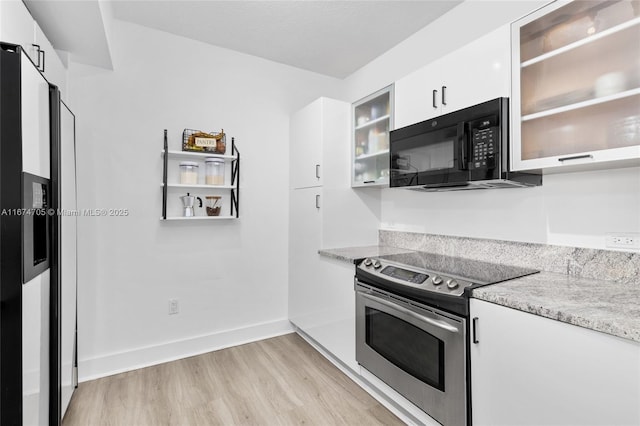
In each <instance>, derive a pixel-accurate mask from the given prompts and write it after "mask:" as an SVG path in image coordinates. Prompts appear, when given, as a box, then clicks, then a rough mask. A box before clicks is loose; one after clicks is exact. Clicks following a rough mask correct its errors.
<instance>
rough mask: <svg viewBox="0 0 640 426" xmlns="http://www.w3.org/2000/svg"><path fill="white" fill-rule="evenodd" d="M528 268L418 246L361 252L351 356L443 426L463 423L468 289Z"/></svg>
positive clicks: (467, 409)
mask: <svg viewBox="0 0 640 426" xmlns="http://www.w3.org/2000/svg"><path fill="white" fill-rule="evenodd" d="M535 272H537V271H535V270H532V269H525V268H518V267H513V266H508V265H500V264H492V263H486V262H478V261H473V260H468V259H462V258H455V257H448V256H440V255H436V254H431V253H423V252H408V253H403V254H396V255H390V256H381V257H379V258H372V259H364V260H363V261H361V262H358V263H357V265H356V274H355V291H356V360H357V361H358V363H359V364H360V365H361V366H362V367H364V368H365V369H367V370H368V371H369V372H371V373H372V374H373V375H375V376H377V377H378V378H379V379H381V380H382V381H383V382H385V383H386V384H387V385H389V386H390V387H392V388H393V389H395V390H396V391H397V392H398V393H400V394H401V395H403V396H404V397H405V398H406V399H408V400H409V401H411V402H412V403H413V404H415V405H416V406H417V407H418V408H420V409H421V410H422V411H424V412H425V413H427V414H428V415H429V416H431V417H432V418H433V419H435V420H436V421H438V422H440V423H441V424H442V425H444V426H464V425H468V424H470V419H471V409H472V406H471V397H470V389H471V387H470V382H469V378H470V377H471V375H470V368H473V367H472V366H470V359H469V350H468V348H469V341H468V336H469V296H470V294H471V290H473V289H474V288H476V287H479V286H483V285H488V284H492V283H496V282H500V281H504V280H508V279H512V278H516V277H520V276H523V275H528V274H531V273H535Z"/></svg>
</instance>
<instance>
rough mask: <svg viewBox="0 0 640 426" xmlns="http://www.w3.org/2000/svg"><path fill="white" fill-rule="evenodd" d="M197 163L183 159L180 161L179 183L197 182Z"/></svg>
mask: <svg viewBox="0 0 640 426" xmlns="http://www.w3.org/2000/svg"><path fill="white" fill-rule="evenodd" d="M198 169H199V167H198V163H196V162H195V161H183V162H181V163H180V183H181V184H186V185H197V184H198Z"/></svg>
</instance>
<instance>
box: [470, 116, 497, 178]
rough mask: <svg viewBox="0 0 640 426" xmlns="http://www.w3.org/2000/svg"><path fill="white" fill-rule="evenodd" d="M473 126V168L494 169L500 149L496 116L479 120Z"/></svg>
mask: <svg viewBox="0 0 640 426" xmlns="http://www.w3.org/2000/svg"><path fill="white" fill-rule="evenodd" d="M474 124H475V126H472V134H471V164H470V166H471V168H472V169H493V168H495V167H496V161H495V155H496V152H497V151H498V139H499V136H498V131H499V127H498V126H497V125H496V124H497V123H496V118H495V117H490V118H486V119H483V120H478V121H477V122H475V123H474Z"/></svg>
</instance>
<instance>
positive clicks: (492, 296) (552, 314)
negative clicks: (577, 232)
mask: <svg viewBox="0 0 640 426" xmlns="http://www.w3.org/2000/svg"><path fill="white" fill-rule="evenodd" d="M409 252H412V250H406V249H400V248H397V247H390V246H375V245H373V246H358V247H342V248H332V249H321V250H318V254H320V255H321V256H324V257H328V258H333V259H337V260H340V261H344V262H348V263H354V262H356V261H357V260H358V259H362V258H365V257H376V256H383V255H388V254H397V253H409ZM611 284H613V285H611V286H603V285H602V283H601V282H598V281H595V280H591V279H584V278H577V277H572V276H569V275H563V274H557V273H552V272H545V271H541V272H540V273H537V274H533V275H528V276H525V277H521V278H516V279H513V280H509V281H504V282H502V283H497V284H493V285H490V286H486V287H480V288H477V289H475V290H473V293H472V297H473V298H475V299H478V300H483V301H485V302H490V303H494V304H497V305H500V306H504V307H507V308H512V309H516V310H519V311H522V312H526V313H530V314H533V315H537V316H540V317H543V318H549V319H553V320H556V321H560V322H564V323H567V324H571V325H575V326H578V327H583V328H587V329H590V330H594V331H599V332H603V333H606V334H609V335H613V336H617V337H621V338H623V339H627V340H632V341H634V342H637V343H640V319H638V320H634V318H635V317H638V315H634V314H635V313H636V312H635V311H633V309H634V308H633V307H634V306H640V295H638V296H639V297H638V300H637V303H635V302H634V301H635V299H632V300H629V298H628V297H625V295H624V293H623V291H624V290H622V291H621V290H620V287H619V286H618V285H615V284H616V283H611ZM635 287H637V284H636V285H635ZM558 288H564V289H568V290H570V291H568V292H560V293H558ZM610 294H611V295H613V296H616V297H617V298H616V297H607V296H609V295H610ZM636 294H637V292H636ZM590 295H591V296H592V297H593V298H594V300H591V301H589V300H585V299H588V298H589V297H588V296H590ZM603 296H604V297H603ZM603 298H604V299H614V300H617V301H619V302H620V303H621V304H622V305H623V306H622V307H620V306H619V305H616V304H615V302H609V303H602V300H603ZM639 309H640V308H639ZM630 310H631V311H630Z"/></svg>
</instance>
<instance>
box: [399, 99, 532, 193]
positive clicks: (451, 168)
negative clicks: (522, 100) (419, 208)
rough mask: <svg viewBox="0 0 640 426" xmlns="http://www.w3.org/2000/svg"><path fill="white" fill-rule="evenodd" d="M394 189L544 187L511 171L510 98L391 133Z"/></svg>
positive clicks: (439, 189)
mask: <svg viewBox="0 0 640 426" xmlns="http://www.w3.org/2000/svg"><path fill="white" fill-rule="evenodd" d="M390 147H391V153H390V155H391V165H390V170H391V173H390V186H391V187H404V188H406V189H415V190H421V191H452V190H462V189H480V188H513V187H527V186H536V185H541V184H542V174H541V173H520V172H510V171H509V99H508V98H497V99H493V100H491V101H487V102H484V103H481V104H478V105H475V106H472V107H469V108H465V109H462V110H459V111H455V112H452V113H449V114H446V115H442V116H440V117H437V118H432V119H429V120H426V121H422V122H420V123H416V124H412V125H410V126H407V127H403V128H401V129H396V130H393V131H392V132H391V134H390Z"/></svg>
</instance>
